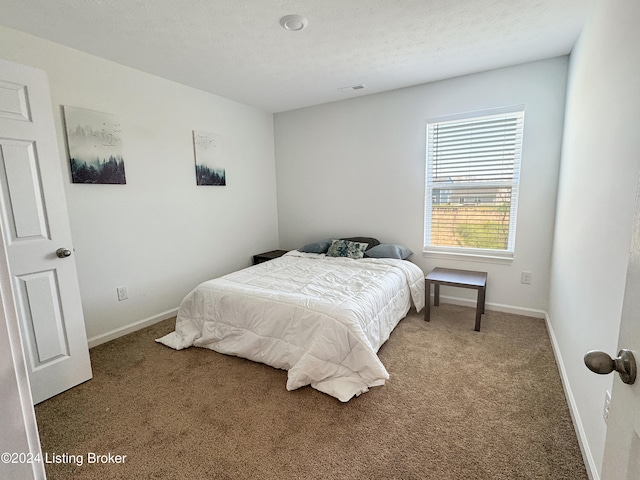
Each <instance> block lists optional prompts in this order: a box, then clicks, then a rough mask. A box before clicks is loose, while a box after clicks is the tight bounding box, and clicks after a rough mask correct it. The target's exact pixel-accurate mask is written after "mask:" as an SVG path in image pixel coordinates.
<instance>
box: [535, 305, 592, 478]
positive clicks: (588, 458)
mask: <svg viewBox="0 0 640 480" xmlns="http://www.w3.org/2000/svg"><path fill="white" fill-rule="evenodd" d="M544 318H545V322H546V324H547V332H549V338H550V340H551V347H552V349H553V354H554V355H555V357H556V364H557V365H558V370H559V372H560V379H561V380H562V386H563V390H564V395H565V397H566V399H567V404H568V405H569V413H570V414H571V419H572V420H573V428H575V430H576V435H577V437H578V444H579V445H580V451H581V452H582V460H583V461H584V464H585V467H586V469H587V475H589V479H590V480H600V474H599V473H598V469H597V468H596V463H595V461H594V459H593V455H592V454H591V449H590V448H589V442H588V441H587V435H586V433H585V431H584V427H583V425H582V420H581V419H580V413H579V412H578V406H577V405H576V400H575V397H574V396H573V391H572V390H571V385H570V384H569V378H568V376H567V371H566V369H565V367H564V360H563V359H562V354H561V353H560V348H559V346H558V342H557V340H556V335H555V333H554V331H553V326H552V325H551V320H550V319H549V314H548V313H546V312H545V317H544Z"/></svg>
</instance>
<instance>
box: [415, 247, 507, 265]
mask: <svg viewBox="0 0 640 480" xmlns="http://www.w3.org/2000/svg"><path fill="white" fill-rule="evenodd" d="M422 256H423V257H425V258H440V259H442V260H445V259H446V260H463V261H468V262H483V263H501V264H510V263H512V262H513V252H504V251H496V252H493V251H491V250H474V249H467V248H459V249H454V248H450V249H447V248H434V247H425V248H424V250H423V251H422Z"/></svg>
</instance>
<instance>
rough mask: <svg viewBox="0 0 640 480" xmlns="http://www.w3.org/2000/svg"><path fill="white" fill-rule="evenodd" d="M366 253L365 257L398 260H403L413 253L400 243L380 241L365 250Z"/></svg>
mask: <svg viewBox="0 0 640 480" xmlns="http://www.w3.org/2000/svg"><path fill="white" fill-rule="evenodd" d="M366 254H367V257H371V258H397V259H399V260H404V259H406V258H407V257H409V256H410V255H413V252H412V251H411V250H409V249H408V248H407V247H403V246H402V245H395V244H393V243H381V244H380V245H376V246H375V247H372V248H370V249H369V250H367V252H366Z"/></svg>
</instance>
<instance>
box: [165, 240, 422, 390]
mask: <svg viewBox="0 0 640 480" xmlns="http://www.w3.org/2000/svg"><path fill="white" fill-rule="evenodd" d="M424 302H425V292H424V274H423V272H422V270H421V269H420V268H419V267H417V266H416V265H415V264H413V263H411V262H409V261H406V260H400V259H394V258H361V259H352V258H345V257H333V256H328V255H326V254H323V253H308V252H300V251H295V250H294V251H291V252H288V253H287V254H285V255H284V256H282V257H280V258H277V259H274V260H271V261H268V262H264V263H260V264H258V265H254V266H252V267H248V268H245V269H243V270H240V271H237V272H234V273H231V274H228V275H225V276H223V277H220V278H216V279H213V280H209V281H206V282H204V283H202V284H200V285H199V286H198V287H196V288H195V289H194V290H193V291H192V292H191V293H189V294H188V295H187V296H186V297H185V299H184V300H183V302H182V304H181V305H180V308H179V310H178V316H177V320H176V328H175V331H174V332H172V333H170V334H168V335H166V336H164V337H162V338H159V339H158V340H157V341H158V342H160V343H162V344H164V345H166V346H168V347H171V348H174V349H176V350H180V349H183V348H187V347H190V346H196V347H204V348H209V349H211V350H215V351H216V352H219V353H223V354H228V355H236V356H239V357H243V358H247V359H249V360H253V361H256V362H261V363H265V364H267V365H270V366H272V367H275V368H280V369H284V370H287V371H288V379H287V385H286V388H287V389H288V390H295V389H297V388H300V387H303V386H305V385H311V387H313V388H315V389H317V390H319V391H321V392H324V393H326V394H329V395H331V396H333V397H335V398H337V399H339V400H340V401H342V402H347V401H349V400H350V399H351V398H353V397H354V396H357V395H360V394H362V393H364V392H367V391H368V390H369V388H370V387H373V386H379V385H384V383H385V381H386V380H387V379H388V378H389V374H388V373H387V370H386V369H385V367H384V365H383V364H382V362H381V361H380V359H379V358H378V356H377V352H378V349H379V348H380V347H381V346H382V344H383V343H384V342H385V341H386V340H387V339H388V338H389V335H390V334H391V332H392V330H393V329H394V328H395V326H396V325H397V324H398V322H399V321H400V320H401V319H403V318H404V317H405V316H406V314H407V313H408V311H409V310H410V308H411V306H414V307H415V308H416V310H418V311H420V310H421V309H422V308H423V307H424Z"/></svg>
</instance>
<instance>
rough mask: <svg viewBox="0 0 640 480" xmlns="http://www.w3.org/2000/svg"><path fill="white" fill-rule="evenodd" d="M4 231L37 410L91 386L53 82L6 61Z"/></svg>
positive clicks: (0, 179)
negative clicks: (65, 254)
mask: <svg viewBox="0 0 640 480" xmlns="http://www.w3.org/2000/svg"><path fill="white" fill-rule="evenodd" d="M0 189H1V190H2V192H0V193H1V195H0V216H1V219H0V220H1V221H0V225H1V226H2V230H3V232H4V237H5V248H6V250H7V255H8V258H9V270H10V272H11V277H12V282H13V289H14V293H15V296H16V301H17V304H18V305H17V307H18V308H17V311H18V316H19V317H20V324H21V336H22V342H23V347H24V350H25V355H26V356H27V365H28V366H29V382H30V385H31V392H32V396H33V399H34V402H35V403H38V402H41V401H42V400H45V399H47V398H49V397H52V396H53V395H56V394H58V393H60V392H62V391H64V390H67V389H68V388H71V387H73V386H75V385H77V384H79V383H81V382H84V381H86V380H88V379H90V378H91V364H90V360H89V349H88V345H87V336H86V331H85V326H84V316H83V313H82V305H81V302H80V288H79V285H78V278H77V273H76V265H75V259H74V256H73V255H71V256H70V257H66V258H58V256H57V255H56V250H57V249H58V248H61V247H63V248H65V249H68V250H70V251H71V252H73V245H72V242H71V229H70V226H69V218H68V214H67V205H66V199H65V195H64V189H63V183H62V169H61V165H60V158H59V150H58V145H57V142H56V136H55V128H54V124H53V111H52V109H51V99H50V94H49V87H48V81H47V78H46V74H45V73H44V72H43V71H41V70H37V69H34V68H31V67H26V66H24V65H18V64H15V63H11V62H7V61H4V60H0Z"/></svg>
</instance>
